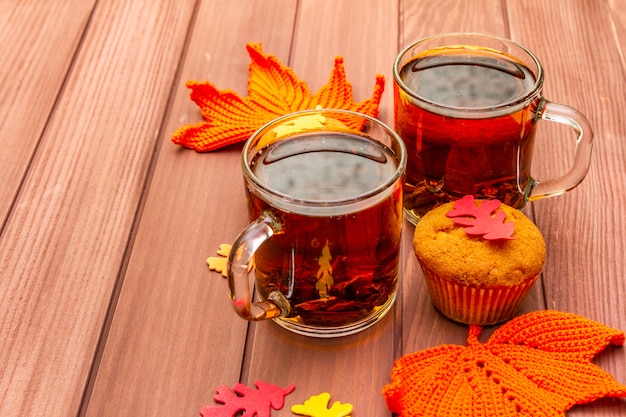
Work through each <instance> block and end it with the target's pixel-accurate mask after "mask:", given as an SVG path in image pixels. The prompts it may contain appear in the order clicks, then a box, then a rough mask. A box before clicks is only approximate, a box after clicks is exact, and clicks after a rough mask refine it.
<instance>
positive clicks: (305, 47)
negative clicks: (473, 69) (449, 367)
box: [242, 0, 399, 416]
mask: <svg viewBox="0 0 626 417" xmlns="http://www.w3.org/2000/svg"><path fill="white" fill-rule="evenodd" d="M397 15H398V9H397V4H396V2H391V1H388V0H378V1H368V2H366V3H364V2H361V1H358V0H351V1H341V2H333V1H325V2H320V1H314V0H313V1H301V2H299V9H298V21H297V25H296V29H295V33H294V39H293V51H292V54H291V55H292V58H291V60H290V62H289V64H290V66H291V67H292V68H293V69H294V71H295V72H296V74H298V76H299V77H300V78H301V79H303V80H305V81H306V82H307V84H308V85H309V87H310V88H311V91H312V92H315V91H317V90H318V89H319V88H320V87H322V86H323V85H324V84H325V83H326V82H327V81H328V79H329V77H330V73H331V70H332V65H333V60H334V58H335V56H342V57H343V58H344V64H345V68H346V76H347V79H348V81H350V82H351V83H352V87H353V94H354V99H355V100H356V101H361V100H364V99H366V98H368V97H370V95H371V94H372V91H373V87H374V83H375V77H376V74H377V73H381V74H383V75H385V77H386V92H385V93H384V96H383V105H382V106H381V118H382V119H383V120H387V121H389V119H390V117H391V103H392V101H393V99H392V98H393V95H392V93H391V91H392V89H391V86H392V84H391V82H392V81H391V79H392V78H391V68H392V63H393V59H394V57H395V54H396V44H397V36H398V34H397V33H398V27H397V22H398V20H397ZM319 22H324V24H323V30H320V29H319V28H320V25H319ZM398 309H399V307H398V306H396V307H394V310H395V311H397V310H398ZM394 310H392V311H391V312H390V313H389V314H388V315H387V316H386V317H385V318H384V319H383V320H382V321H381V322H379V323H377V324H376V325H375V326H374V327H372V328H370V329H367V330H365V331H363V332H361V333H359V334H357V335H353V336H348V337H345V338H340V339H336V340H318V339H314V338H307V337H302V336H297V335H294V334H291V333H289V332H288V331H286V330H284V329H281V328H279V327H278V326H277V325H276V324H274V323H258V324H255V325H254V326H252V327H251V343H250V344H249V345H248V348H247V353H246V363H245V367H244V373H243V376H242V380H243V381H244V382H245V383H247V384H253V382H254V381H255V380H256V379H261V380H266V381H270V382H273V383H275V384H277V385H279V386H287V385H289V384H295V386H296V390H295V391H294V392H293V394H291V395H289V396H288V397H287V398H286V399H285V400H286V405H285V410H282V411H281V412H280V413H278V415H283V416H287V415H290V413H289V409H290V407H291V406H292V405H294V404H302V403H303V402H304V401H306V400H307V399H308V398H309V397H310V396H312V395H317V394H320V393H322V392H329V393H330V394H331V402H334V401H340V402H342V403H351V404H353V405H354V414H353V415H387V414H388V411H387V408H386V406H385V401H384V398H383V396H382V394H381V390H382V387H383V386H384V385H385V384H386V383H387V382H388V379H389V375H390V372H391V367H392V364H393V359H394V350H395V342H396V341H395V340H394V339H395V337H394V334H395V330H396V328H397V326H398V325H399V324H398V323H397V322H396V318H395V317H394V316H395V313H394Z"/></svg>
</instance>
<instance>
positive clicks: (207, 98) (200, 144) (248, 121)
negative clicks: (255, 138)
mask: <svg viewBox="0 0 626 417" xmlns="http://www.w3.org/2000/svg"><path fill="white" fill-rule="evenodd" d="M246 49H247V50H248V54H249V55H250V59H251V61H252V62H251V63H250V66H249V72H250V78H249V80H248V96H247V97H244V98H241V97H239V96H238V95H237V93H235V92H233V91H231V90H223V91H219V90H218V89H217V88H216V87H215V86H214V85H213V84H211V83H209V82H198V81H188V82H187V83H186V86H187V87H188V88H189V89H190V90H191V93H190V97H191V99H192V100H193V101H194V102H195V103H196V104H197V105H198V106H199V107H200V111H201V114H202V117H203V118H204V121H203V122H200V123H197V124H192V125H186V126H183V127H182V128H180V129H178V130H177V131H176V132H174V134H173V135H172V142H174V143H175V144H178V145H181V146H184V147H187V148H191V149H194V150H196V151H198V152H209V151H213V150H215V149H218V148H221V147H223V146H226V145H231V144H233V143H237V142H241V141H245V140H246V139H248V138H249V137H250V136H251V135H252V133H254V131H256V130H257V129H258V128H260V127H261V126H263V125H264V124H265V123H267V122H269V121H271V120H273V119H275V118H277V117H279V116H282V115H285V114H287V113H292V112H295V111H298V110H306V109H314V108H316V107H318V106H320V107H322V108H332V109H347V110H353V111H356V112H360V113H364V114H367V115H369V116H372V117H376V116H377V115H378V105H379V104H380V99H381V97H382V94H383V90H384V85H385V78H384V77H383V76H382V75H380V74H379V75H377V76H376V84H375V85H374V92H373V94H372V97H370V98H368V99H366V100H364V101H362V102H360V103H354V102H353V101H352V100H353V97H352V85H351V84H350V83H349V82H348V81H347V80H346V73H345V70H344V67H343V58H341V57H337V58H335V65H334V68H333V71H332V73H331V76H330V80H329V81H328V83H327V84H326V85H325V86H324V87H322V88H321V89H320V90H319V91H318V92H317V93H316V94H315V95H311V94H310V91H309V87H308V86H307V85H306V83H305V82H303V81H301V80H299V79H298V77H297V76H296V75H295V73H294V72H293V71H292V70H291V69H290V68H288V67H285V66H283V65H282V64H281V63H280V61H279V60H278V59H277V58H276V57H274V56H272V55H266V54H264V53H263V51H262V50H261V45H260V44H252V43H249V44H247V45H246Z"/></svg>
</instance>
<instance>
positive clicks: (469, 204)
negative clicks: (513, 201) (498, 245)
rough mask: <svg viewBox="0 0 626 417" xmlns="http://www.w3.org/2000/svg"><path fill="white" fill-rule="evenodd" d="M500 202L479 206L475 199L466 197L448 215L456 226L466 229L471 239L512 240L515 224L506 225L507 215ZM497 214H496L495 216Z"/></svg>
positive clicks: (486, 201)
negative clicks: (501, 208)
mask: <svg viewBox="0 0 626 417" xmlns="http://www.w3.org/2000/svg"><path fill="white" fill-rule="evenodd" d="M500 205H501V203H500V201H499V200H483V201H482V203H481V204H480V205H479V206H477V205H476V203H475V201H474V197H472V196H471V195H466V196H465V197H463V198H462V199H460V200H457V201H456V202H455V203H454V208H453V209H452V210H450V211H449V212H447V213H446V216H447V217H449V218H451V219H452V221H453V222H454V224H456V225H457V226H462V227H464V228H465V233H466V234H467V235H468V236H471V237H482V238H483V239H486V240H511V239H515V237H513V228H514V226H515V224H514V223H513V222H508V223H505V222H504V221H505V220H506V213H505V212H504V211H502V210H500V211H498V209H499V208H500ZM494 213H495V214H494Z"/></svg>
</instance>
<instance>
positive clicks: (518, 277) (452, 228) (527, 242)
mask: <svg viewBox="0 0 626 417" xmlns="http://www.w3.org/2000/svg"><path fill="white" fill-rule="evenodd" d="M469 199H471V201H472V202H473V203H474V205H475V206H476V207H479V208H480V207H481V205H482V204H483V203H484V202H486V201H489V200H475V201H474V200H473V198H471V197H469ZM469 199H468V198H467V197H466V198H464V199H463V203H465V204H466V205H467V203H468V202H469V201H470V200H469ZM459 201H461V200H459ZM455 203H456V202H450V203H447V204H443V205H441V206H439V207H437V208H435V209H433V210H431V211H430V212H428V213H427V214H425V215H424V216H423V217H422V218H421V219H420V221H419V222H418V224H417V226H416V227H415V234H414V236H413V248H414V250H415V254H416V256H417V259H418V260H419V262H420V264H421V265H422V267H425V268H427V269H429V270H430V271H431V272H433V273H435V274H437V275H439V276H441V277H444V278H447V279H451V280H455V281H457V282H459V283H461V284H467V285H496V286H499V285H503V286H512V285H516V284H519V283H520V282H522V281H523V280H525V279H527V278H530V277H531V276H534V275H537V274H539V273H540V272H541V270H542V268H543V264H544V262H545V259H546V244H545V242H544V240H543V236H542V235H541V232H540V231H539V229H538V228H537V226H535V224H534V223H533V222H532V221H531V220H530V219H529V218H528V217H526V216H525V215H524V214H523V213H522V212H521V211H519V210H516V209H514V208H512V207H509V206H507V205H504V204H500V205H499V207H498V208H497V209H496V210H494V211H493V212H492V213H491V214H490V216H491V217H492V218H493V219H494V220H493V222H495V223H498V221H499V222H500V226H502V225H503V224H504V225H505V226H508V227H509V228H510V226H511V225H510V224H508V223H511V222H512V223H513V228H512V234H511V236H510V238H506V237H504V238H503V237H501V236H496V238H495V239H493V238H491V239H489V238H486V236H487V235H486V234H485V235H481V234H477V235H476V234H472V232H475V230H472V229H471V226H462V225H458V224H456V223H455V220H456V221H457V222H458V223H466V224H471V223H473V221H475V220H476V218H474V217H473V215H467V216H459V215H458V210H456V213H455V214H456V215H457V217H454V218H451V217H449V215H452V213H453V209H455ZM493 203H494V201H493V200H492V201H491V203H488V204H490V205H491V206H492V207H493ZM498 203H499V202H498ZM459 204H461V203H459ZM496 206H497V204H496ZM485 207H487V206H485ZM498 212H503V213H504V214H505V215H506V217H504V215H503V214H497V213H498ZM449 213H450V214H449ZM496 216H497V217H498V219H499V220H495V218H496ZM459 219H460V220H459ZM487 221H488V222H489V221H490V220H489V219H487ZM466 229H467V231H466ZM475 229H476V228H475ZM468 233H470V234H468ZM479 233H480V232H479Z"/></svg>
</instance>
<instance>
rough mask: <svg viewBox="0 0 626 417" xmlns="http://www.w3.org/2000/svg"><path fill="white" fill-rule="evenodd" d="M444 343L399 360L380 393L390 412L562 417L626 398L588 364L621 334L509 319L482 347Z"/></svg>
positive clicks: (538, 319)
mask: <svg viewBox="0 0 626 417" xmlns="http://www.w3.org/2000/svg"><path fill="white" fill-rule="evenodd" d="M481 332H482V328H481V327H480V326H475V325H472V326H470V328H469V335H468V338H467V347H463V346H458V345H443V346H439V347H435V348H432V349H427V350H424V351H420V352H416V353H412V354H409V355H406V356H403V357H402V358H400V359H399V360H398V361H397V362H396V363H395V364H394V368H393V371H392V375H391V378H392V382H391V383H390V384H389V385H387V386H385V388H384V389H383V394H384V395H385V398H386V400H387V406H388V408H389V410H391V411H392V412H394V413H396V414H397V415H398V416H400V417H408V416H440V417H448V416H498V417H505V416H516V417H521V416H529V417H530V416H532V417H555V416H565V412H566V411H567V410H568V409H570V408H571V407H573V406H574V405H576V404H584V403H588V402H591V401H594V400H596V399H599V398H601V397H607V396H608V397H626V386H624V385H621V384H620V383H619V382H617V381H616V380H615V379H614V378H613V377H612V376H611V375H609V374H608V373H606V372H605V371H604V370H602V369H601V368H599V367H598V366H596V365H594V364H592V363H591V362H590V361H591V359H592V358H593V357H594V356H595V355H596V354H597V353H599V352H600V351H601V350H603V349H604V348H605V347H606V346H607V345H608V344H613V345H623V344H624V333H623V332H620V331H617V330H613V329H610V328H608V327H606V326H604V325H602V324H599V323H596V322H593V321H591V320H588V319H585V318H583V317H580V316H576V315H573V314H568V313H561V312H556V311H541V312H535V313H529V314H526V315H524V316H520V317H518V318H516V319H513V320H511V321H510V322H508V323H507V324H505V325H503V326H502V327H501V328H499V329H498V330H496V331H495V332H494V334H493V335H492V336H491V337H490V338H489V340H488V341H487V342H485V343H484V344H481V343H480V342H479V341H478V337H479V336H480V334H481Z"/></svg>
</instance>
